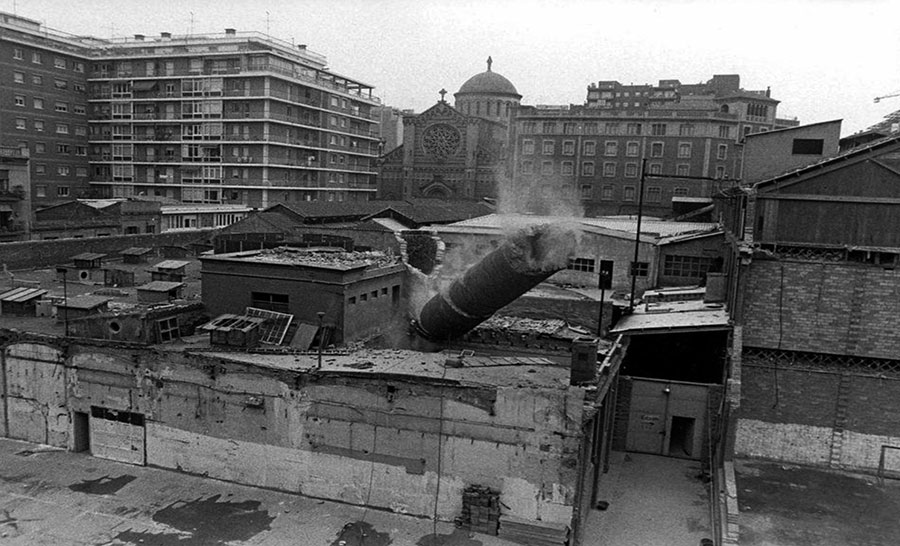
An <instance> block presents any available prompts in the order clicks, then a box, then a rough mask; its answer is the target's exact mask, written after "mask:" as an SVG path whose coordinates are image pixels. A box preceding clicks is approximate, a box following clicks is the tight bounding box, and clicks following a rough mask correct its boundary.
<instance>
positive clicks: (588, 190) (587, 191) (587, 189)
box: [581, 184, 593, 199]
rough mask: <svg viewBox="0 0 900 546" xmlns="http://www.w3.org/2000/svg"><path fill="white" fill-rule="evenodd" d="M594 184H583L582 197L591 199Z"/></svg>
mask: <svg viewBox="0 0 900 546" xmlns="http://www.w3.org/2000/svg"><path fill="white" fill-rule="evenodd" d="M592 188H593V186H591V185H590V184H583V185H582V186H581V198H582V199H590V198H591V197H592V194H593V189H592Z"/></svg>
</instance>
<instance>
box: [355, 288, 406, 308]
mask: <svg viewBox="0 0 900 546" xmlns="http://www.w3.org/2000/svg"><path fill="white" fill-rule="evenodd" d="M387 295H388V289H387V287H383V288H381V289H380V290H372V291H371V292H363V293H361V294H359V295H358V296H350V297H349V298H347V303H348V304H350V305H356V304H357V302H359V303H363V302H365V301H369V300H370V299H371V300H375V299H377V298H379V297H382V298H386V297H387ZM391 303H392V304H394V305H396V304H398V303H400V285H399V284H395V285H394V286H392V287H391Z"/></svg>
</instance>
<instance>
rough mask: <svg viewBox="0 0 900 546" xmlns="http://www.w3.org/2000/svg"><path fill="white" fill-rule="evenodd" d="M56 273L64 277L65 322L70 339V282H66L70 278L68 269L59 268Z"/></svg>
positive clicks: (67, 335)
mask: <svg viewBox="0 0 900 546" xmlns="http://www.w3.org/2000/svg"><path fill="white" fill-rule="evenodd" d="M56 272H57V273H59V274H61V275H62V281H63V300H64V302H65V303H64V305H63V322H64V323H65V325H66V326H65V328H66V337H69V291H68V282H66V278H67V277H68V275H67V273H68V272H69V270H68V269H66V268H65V267H57V268H56Z"/></svg>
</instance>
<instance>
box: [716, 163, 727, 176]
mask: <svg viewBox="0 0 900 546" xmlns="http://www.w3.org/2000/svg"><path fill="white" fill-rule="evenodd" d="M716 178H718V179H722V178H725V167H724V166H723V165H716Z"/></svg>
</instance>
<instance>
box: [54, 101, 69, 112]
mask: <svg viewBox="0 0 900 546" xmlns="http://www.w3.org/2000/svg"><path fill="white" fill-rule="evenodd" d="M54 110H56V111H57V112H68V111H69V103H67V102H57V103H56V106H55V107H54Z"/></svg>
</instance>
